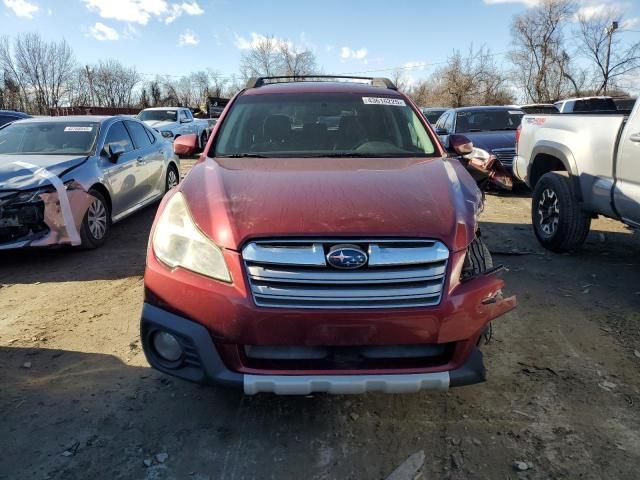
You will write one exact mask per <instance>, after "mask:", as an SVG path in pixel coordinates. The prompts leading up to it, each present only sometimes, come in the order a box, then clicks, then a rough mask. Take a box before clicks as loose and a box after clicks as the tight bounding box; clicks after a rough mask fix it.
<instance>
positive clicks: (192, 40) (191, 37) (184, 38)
mask: <svg viewBox="0 0 640 480" xmlns="http://www.w3.org/2000/svg"><path fill="white" fill-rule="evenodd" d="M199 43H200V39H198V37H197V36H196V34H195V33H193V32H192V31H191V30H185V32H184V33H181V34H180V36H179V37H178V46H179V47H186V46H190V45H197V44H199Z"/></svg>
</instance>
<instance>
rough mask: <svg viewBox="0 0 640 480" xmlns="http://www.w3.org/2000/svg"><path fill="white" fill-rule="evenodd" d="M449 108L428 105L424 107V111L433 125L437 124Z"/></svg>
mask: <svg viewBox="0 0 640 480" xmlns="http://www.w3.org/2000/svg"><path fill="white" fill-rule="evenodd" d="M447 110H449V107H427V108H423V109H422V113H424V116H425V117H427V120H429V123H430V124H431V125H435V124H436V122H437V121H438V119H439V118H440V117H441V116H442V114H443V113H444V112H446V111H447Z"/></svg>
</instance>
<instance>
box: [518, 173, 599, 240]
mask: <svg viewBox="0 0 640 480" xmlns="http://www.w3.org/2000/svg"><path fill="white" fill-rule="evenodd" d="M531 223H532V224H533V231H534V232H535V234H536V237H537V238H538V241H539V242H540V244H541V245H542V246H543V247H544V248H546V249H548V250H551V251H553V252H568V251H571V250H574V249H576V248H578V247H579V246H580V245H582V244H583V243H584V241H585V239H586V238H587V235H588V234H589V229H590V228H591V216H590V215H589V214H588V213H587V212H585V211H583V210H582V209H581V208H580V205H579V204H578V201H577V195H576V192H575V187H574V185H573V183H572V181H571V179H570V178H569V176H568V174H567V173H565V172H550V173H547V174H545V175H543V176H542V178H541V179H540V180H539V181H538V183H537V184H536V186H535V188H534V189H533V196H532V198H531Z"/></svg>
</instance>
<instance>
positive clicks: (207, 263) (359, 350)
mask: <svg viewBox="0 0 640 480" xmlns="http://www.w3.org/2000/svg"><path fill="white" fill-rule="evenodd" d="M330 80H331V81H330ZM356 80H358V81H347V80H346V79H344V78H337V77H332V79H327V78H321V77H314V78H300V77H297V78H295V79H286V78H282V77H277V78H274V77H272V78H259V79H254V80H252V81H251V82H250V85H248V86H247V88H246V89H244V90H243V91H241V92H240V93H239V94H238V95H237V96H236V97H235V98H234V99H233V100H232V101H231V102H230V103H229V105H228V106H227V108H226V110H225V113H224V114H223V115H222V116H221V118H220V121H219V122H218V124H217V125H216V128H215V130H214V132H213V134H212V136H211V139H210V141H209V143H208V145H207V148H206V149H205V152H204V153H203V154H202V156H201V158H200V160H199V162H198V163H197V164H196V165H195V166H194V167H193V169H192V171H191V172H190V173H189V174H188V175H187V177H186V178H185V180H184V181H183V182H182V183H181V184H180V185H179V186H178V187H176V188H174V189H173V190H171V191H170V192H169V193H168V194H167V195H166V196H165V198H164V200H163V202H162V204H161V206H160V208H159V210H158V213H157V216H156V219H155V222H154V225H153V228H152V231H151V240H150V244H149V251H148V256H147V267H146V272H145V277H144V282H145V303H144V308H143V311H142V323H141V336H142V342H143V346H144V351H145V354H146V356H147V359H148V361H149V363H150V364H151V365H152V366H154V367H155V368H157V369H158V370H161V371H163V372H165V373H168V374H171V375H175V376H178V377H181V378H184V379H187V380H192V381H198V382H215V383H222V384H227V385H234V386H238V387H241V388H243V389H244V392H245V393H248V394H253V393H257V392H275V393H280V394H309V393H311V392H330V393H363V392H368V391H384V392H414V391H417V390H421V389H446V388H449V387H454V386H460V385H467V384H472V383H477V382H481V381H483V380H484V379H485V373H484V366H483V363H482V354H481V353H480V351H479V350H478V347H477V345H478V343H479V339H480V338H481V336H482V334H483V332H484V331H485V330H486V329H487V327H488V323H489V322H490V321H491V320H493V319H495V318H496V317H498V316H500V315H502V314H504V313H505V312H507V311H509V310H511V309H512V308H514V306H515V299H514V298H503V296H502V292H501V289H502V287H503V281H502V280H500V279H499V278H497V276H496V273H497V271H498V270H499V269H497V268H493V266H492V263H491V257H490V254H489V252H488V250H487V249H486V247H485V246H484V244H483V243H482V241H481V239H480V238H479V237H478V236H477V233H478V213H479V212H480V210H481V209H482V195H481V192H480V191H479V190H478V188H477V187H476V184H475V182H474V181H473V179H472V178H471V176H470V175H469V174H468V173H467V171H466V170H465V169H464V167H463V166H462V164H461V163H460V162H459V161H458V160H457V159H455V158H452V159H449V158H447V154H446V153H445V152H444V151H443V147H442V145H441V143H440V142H439V141H438V137H437V136H436V135H435V134H434V132H433V131H432V129H431V127H430V126H429V124H428V122H427V121H426V119H425V118H424V116H423V115H422V114H421V113H420V111H419V110H418V108H417V107H416V106H415V105H414V104H413V102H412V101H411V100H410V99H409V98H407V97H406V96H405V95H403V94H401V93H399V92H398V91H397V90H396V88H395V86H394V85H393V84H392V83H391V82H390V81H389V80H386V79H368V82H367V83H364V81H360V79H356ZM195 142H196V139H195V138H190V137H183V138H180V139H178V140H176V144H175V146H174V148H175V149H176V152H177V153H188V152H189V151H190V150H192V148H193V147H195V144H196V143H195ZM450 143H451V145H453V148H454V149H455V150H456V152H457V153H459V154H463V153H469V152H470V151H471V147H472V145H471V144H470V142H468V140H466V139H465V138H464V137H455V136H454V138H451V139H450Z"/></svg>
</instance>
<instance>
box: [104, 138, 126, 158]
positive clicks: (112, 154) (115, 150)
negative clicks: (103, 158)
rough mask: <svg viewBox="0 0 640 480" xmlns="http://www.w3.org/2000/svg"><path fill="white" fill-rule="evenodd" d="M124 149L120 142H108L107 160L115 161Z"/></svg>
mask: <svg viewBox="0 0 640 480" xmlns="http://www.w3.org/2000/svg"><path fill="white" fill-rule="evenodd" d="M124 151H125V150H124V147H123V146H122V145H121V144H119V143H110V144H109V146H108V147H107V158H109V161H111V162H113V163H116V162H117V161H118V158H120V155H122V154H123V153H124Z"/></svg>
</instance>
